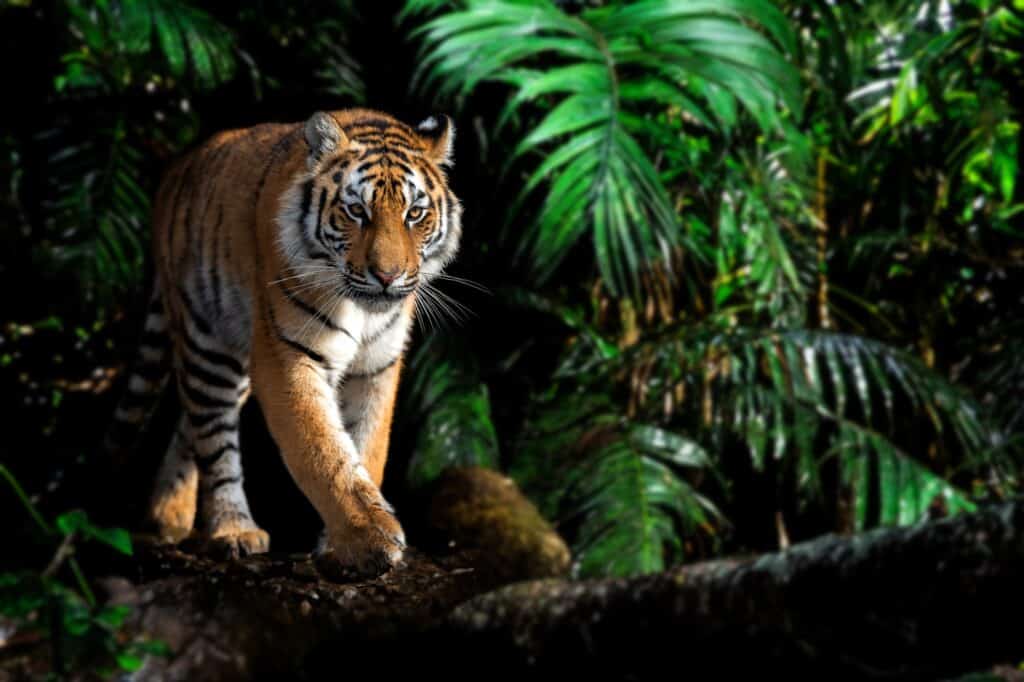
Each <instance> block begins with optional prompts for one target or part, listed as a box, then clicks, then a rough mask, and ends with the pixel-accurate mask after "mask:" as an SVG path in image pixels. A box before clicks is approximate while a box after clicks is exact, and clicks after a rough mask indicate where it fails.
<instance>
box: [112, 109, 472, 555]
mask: <svg viewBox="0 0 1024 682" xmlns="http://www.w3.org/2000/svg"><path fill="white" fill-rule="evenodd" d="M453 136H454V131H453V129H452V125H451V122H450V121H449V120H448V119H447V117H442V118H430V119H427V120H426V121H424V122H423V123H421V124H420V125H419V126H418V127H416V128H412V127H410V126H407V125H405V124H403V123H400V122H399V121H396V120H395V119H393V118H391V117H390V116H388V115H386V114H382V113H379V112H375V111H369V110H363V109H355V110H345V111H338V112H333V113H330V114H325V113H317V114H314V115H313V117H311V118H310V119H309V121H307V122H306V123H305V124H296V125H263V126H257V127H255V128H250V129H246V130H236V131H230V132H226V133H221V134H220V135H217V136H215V137H214V138H212V139H211V140H210V141H208V142H207V143H206V144H204V145H203V146H202V147H200V148H199V149H197V150H196V151H194V152H192V153H191V154H189V155H188V156H186V157H184V158H183V159H181V160H180V161H179V162H178V163H177V164H176V165H175V166H174V167H173V168H171V169H170V171H169V172H168V174H167V175H166V177H165V179H164V182H163V183H162V184H161V187H160V190H159V192H158V194H157V198H156V202H155V210H154V242H155V248H154V251H155V260H156V269H157V278H156V287H155V293H154V297H153V302H152V304H151V308H150V312H149V314H148V316H147V319H146V327H145V332H144V335H143V342H142V344H141V345H140V348H139V362H138V363H137V365H136V370H135V371H134V372H133V374H132V376H131V377H130V379H129V386H128V391H127V393H126V394H125V399H124V401H123V403H122V405H121V406H120V407H118V411H117V414H116V415H115V417H116V419H115V425H114V428H113V429H112V431H111V436H110V438H109V441H108V444H109V445H110V446H111V447H113V448H115V449H122V450H123V449H125V448H127V447H129V446H130V444H131V442H132V440H133V439H134V437H135V431H137V430H138V428H139V427H140V426H141V425H142V423H143V422H144V420H145V418H146V414H147V413H148V412H149V411H150V410H151V409H152V405H153V403H154V401H155V398H156V397H157V396H158V395H159V392H160V390H161V388H162V386H163V384H164V383H165V382H166V380H167V376H168V373H169V372H170V370H173V376H174V378H175V381H176V385H177V388H178V393H179V395H180V398H181V402H182V405H183V406H184V414H183V416H182V418H181V420H180V423H179V425H178V430H177V432H176V434H175V436H174V439H173V441H172V443H171V446H170V448H169V450H168V452H167V454H166V456H165V458H164V461H163V464H162V466H161V469H160V473H159V475H158V480H157V483H156V487H155V491H154V493H153V498H152V503H151V508H150V515H151V517H152V520H153V521H154V522H155V523H156V525H157V526H158V527H159V528H160V530H161V532H162V533H163V535H164V536H165V537H168V538H170V539H172V540H177V539H179V538H181V537H182V536H183V535H184V534H187V533H188V532H190V531H191V530H192V528H193V524H195V525H197V526H198V530H199V531H200V532H201V533H202V534H203V535H204V536H205V537H206V538H207V540H208V541H209V542H210V543H211V544H213V545H215V546H216V547H217V548H219V549H222V550H227V551H228V552H229V553H231V554H234V555H240V554H246V553H251V552H261V551H266V549H267V548H268V546H269V538H268V537H267V534H266V533H265V532H263V531H262V530H261V529H260V528H259V527H258V526H257V524H256V522H255V521H254V520H253V518H252V515H251V513H250V511H249V505H248V501H247V499H246V497H245V493H244V491H243V474H242V465H241V460H240V451H239V441H238V419H239V414H240V411H241V408H242V406H243V405H244V403H245V401H246V400H247V399H248V397H249V395H250V393H252V394H254V395H255V396H256V398H257V400H258V402H259V403H260V407H261V409H262V410H263V413H264V416H265V417H266V420H267V423H268V425H269V427H270V430H271V433H272V435H273V436H274V439H275V441H276V442H277V445H278V447H279V448H280V450H281V453H282V456H283V457H284V460H285V463H286V465H287V467H288V469H289V471H290V472H291V474H292V476H293V477H294V478H295V480H296V482H297V483H298V485H299V487H300V488H301V489H302V491H303V492H304V493H305V494H306V496H307V497H308V498H309V500H310V502H311V503H312V504H313V506H314V507H315V508H316V509H317V511H318V512H319V513H320V515H321V517H322V519H323V521H324V525H325V542H324V544H323V548H322V552H323V558H324V559H325V560H328V561H335V562H337V563H338V564H340V565H341V566H342V567H344V568H347V569H354V570H357V571H360V572H365V573H375V572H379V571H382V570H386V569H387V568H388V567H390V566H393V565H394V564H395V563H396V562H398V561H399V560H400V559H401V556H402V551H403V548H404V535H403V533H402V529H401V526H400V525H399V524H398V521H397V520H396V519H395V517H394V514H393V511H392V509H391V507H390V505H388V503H387V502H386V501H385V500H384V498H383V497H382V496H381V493H380V490H379V485H380V482H381V479H382V477H383V471H384V463H385V460H386V458H387V449H388V435H389V430H390V425H391V419H392V414H393V409H394V400H395V395H396V392H397V387H398V376H399V373H400V371H401V366H402V357H403V354H404V351H405V345H406V341H407V338H408V334H409V330H410V327H411V321H412V318H413V315H414V312H415V308H416V300H417V291H418V289H419V288H420V287H421V286H423V285H425V284H426V283H428V282H429V281H430V280H431V279H432V278H433V277H435V276H436V275H438V274H439V273H440V272H441V270H442V269H443V268H444V266H445V265H446V264H447V263H448V262H449V261H450V260H451V259H452V258H453V257H454V255H455V252H456V250H457V248H458V242H459V237H460V233H461V226H460V225H461V223H460V219H461V207H460V205H459V202H458V200H457V199H456V198H455V196H454V195H453V194H452V192H451V190H450V189H449V188H448V183H447V178H446V175H445V172H444V167H445V166H447V165H448V164H449V163H450V160H451V145H452V140H453ZM197 508H198V510H199V518H198V519H197Z"/></svg>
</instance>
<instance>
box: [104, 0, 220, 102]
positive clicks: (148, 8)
mask: <svg viewBox="0 0 1024 682" xmlns="http://www.w3.org/2000/svg"><path fill="white" fill-rule="evenodd" d="M119 4H120V9H121V13H122V20H123V31H124V35H126V36H130V37H131V42H130V43H129V48H130V49H131V50H132V51H134V52H148V51H150V50H154V51H158V52H159V53H160V54H161V55H162V56H163V58H164V60H165V62H166V65H167V69H168V71H169V73H170V74H171V75H172V76H174V77H176V78H184V77H186V76H191V78H192V79H193V81H194V82H195V83H196V85H198V86H199V87H201V88H212V87H215V86H216V85H219V84H220V83H223V82H225V81H227V80H230V79H231V77H232V76H233V75H234V72H235V66H236V59H235V43H234V37H233V35H232V33H231V31H230V30H228V29H227V27H225V26H224V25H223V24H221V23H220V22H218V21H217V20H215V19H214V18H213V17H211V16H210V15H209V14H207V13H206V12H204V11H203V10H201V9H199V8H197V7H194V6H192V5H191V4H189V3H187V2H183V1H182V0H122V2H121V3H119Z"/></svg>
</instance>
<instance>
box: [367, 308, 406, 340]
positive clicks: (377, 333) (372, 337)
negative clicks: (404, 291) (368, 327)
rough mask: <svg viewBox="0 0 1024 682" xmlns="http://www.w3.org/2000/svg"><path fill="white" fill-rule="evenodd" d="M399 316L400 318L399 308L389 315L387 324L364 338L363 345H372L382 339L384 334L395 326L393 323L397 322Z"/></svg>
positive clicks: (400, 311) (400, 310)
mask: <svg viewBox="0 0 1024 682" xmlns="http://www.w3.org/2000/svg"><path fill="white" fill-rule="evenodd" d="M401 316H402V309H401V308H399V309H398V310H396V311H395V312H393V313H391V318H390V319H389V320H388V321H387V322H385V323H384V326H383V327H381V328H380V329H378V330H377V331H375V332H374V333H373V334H371V335H370V336H368V337H366V339H365V341H364V343H373V342H374V341H376V340H377V339H379V338H380V337H382V336H383V335H384V334H385V333H387V331H388V330H389V329H391V328H392V327H394V326H395V323H396V322H398V318H399V317H401Z"/></svg>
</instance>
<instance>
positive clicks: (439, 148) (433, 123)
mask: <svg viewBox="0 0 1024 682" xmlns="http://www.w3.org/2000/svg"><path fill="white" fill-rule="evenodd" d="M416 132H417V133H419V134H420V137H422V138H423V139H424V140H425V141H426V143H427V156H429V157H430V158H431V160H433V161H434V163H436V164H438V165H451V163H452V147H453V146H454V144H455V124H454V123H452V119H451V117H450V116H447V115H445V114H440V115H438V116H431V117H430V118H427V119H424V120H423V122H421V123H420V124H419V125H418V126H416Z"/></svg>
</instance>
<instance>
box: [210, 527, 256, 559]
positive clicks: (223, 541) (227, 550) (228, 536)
mask: <svg viewBox="0 0 1024 682" xmlns="http://www.w3.org/2000/svg"><path fill="white" fill-rule="evenodd" d="M202 550H203V552H204V553H206V554H210V555H212V556H215V557H218V558H221V559H240V558H241V557H244V556H249V555H250V554H263V553H264V552H267V551H269V550H270V536H269V535H268V534H267V533H266V531H264V530H261V529H259V528H251V529H247V530H232V531H227V532H223V533H216V534H214V535H211V536H210V537H208V538H207V539H206V541H205V542H204V543H203V546H202Z"/></svg>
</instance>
